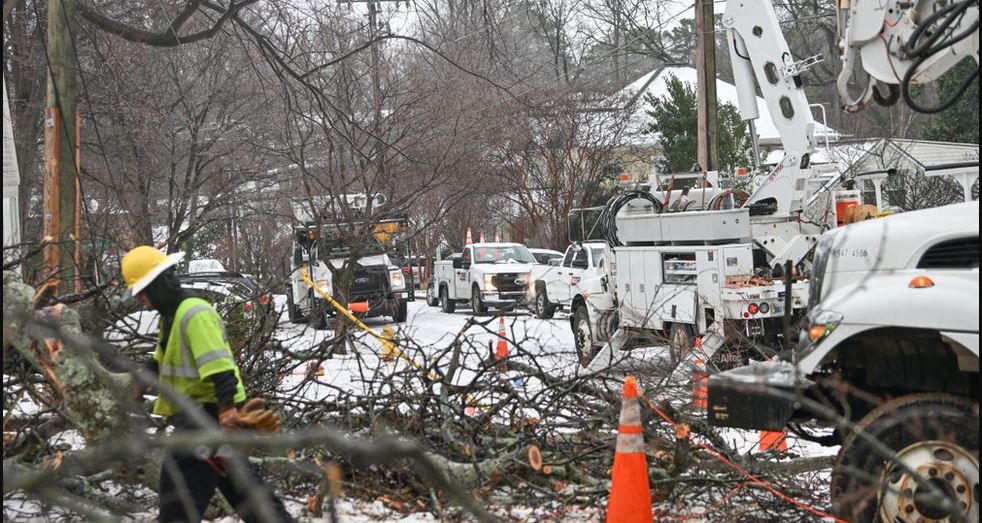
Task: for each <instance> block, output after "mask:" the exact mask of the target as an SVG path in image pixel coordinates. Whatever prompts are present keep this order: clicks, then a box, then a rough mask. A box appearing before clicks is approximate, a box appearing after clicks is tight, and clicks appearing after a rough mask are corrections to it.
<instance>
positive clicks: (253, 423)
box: [238, 398, 280, 432]
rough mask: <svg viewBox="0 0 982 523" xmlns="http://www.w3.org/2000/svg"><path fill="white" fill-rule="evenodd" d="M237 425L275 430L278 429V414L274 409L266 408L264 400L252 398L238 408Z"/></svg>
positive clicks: (268, 430)
mask: <svg viewBox="0 0 982 523" xmlns="http://www.w3.org/2000/svg"><path fill="white" fill-rule="evenodd" d="M238 422H239V426H241V427H247V428H252V429H256V430H261V431H264V432H277V431H278V430H280V416H279V414H277V413H276V412H275V411H273V410H270V409H267V408H266V400H264V399H262V398H252V399H251V400H249V401H247V402H246V404H245V405H243V406H242V408H241V409H239V417H238Z"/></svg>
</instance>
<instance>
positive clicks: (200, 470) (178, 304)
mask: <svg viewBox="0 0 982 523" xmlns="http://www.w3.org/2000/svg"><path fill="white" fill-rule="evenodd" d="M183 257H184V253H181V252H178V253H174V254H170V255H165V254H164V253H162V252H160V251H158V250H157V249H154V248H153V247H150V246H147V245H144V246H140V247H136V248H135V249H133V250H131V251H130V252H128V253H127V254H126V256H124V257H123V260H122V263H121V269H122V273H123V279H124V281H125V283H126V287H127V294H128V295H129V296H131V297H134V298H136V300H137V301H139V302H140V303H142V304H143V305H144V306H146V307H147V308H149V309H154V310H156V311H157V312H158V313H159V314H160V321H159V324H160V337H159V343H158V344H157V348H156V351H155V352H154V355H153V360H152V361H151V362H150V364H149V367H150V370H151V371H153V372H154V373H156V374H157V375H158V376H159V378H160V381H161V383H164V384H167V385H169V386H170V387H172V388H174V389H175V390H177V391H178V392H180V393H182V394H184V395H186V396H187V397H188V398H190V399H191V400H193V401H195V402H196V403H198V404H199V405H200V406H201V408H202V410H203V411H204V412H206V413H207V414H208V415H210V416H211V417H212V418H213V419H215V420H216V421H217V422H218V424H219V425H220V426H221V427H222V428H224V429H226V430H233V429H235V428H237V427H239V426H240V424H241V421H242V419H241V418H240V414H239V407H240V406H242V405H243V403H244V402H245V400H246V393H245V388H244V387H243V386H242V378H241V376H240V375H239V368H238V366H237V365H236V364H235V360H234V357H233V354H232V348H231V346H230V345H229V343H228V338H227V337H226V335H225V327H224V325H223V324H222V320H221V318H220V317H219V315H218V312H216V311H215V309H214V308H213V307H212V306H211V304H209V303H208V302H207V301H205V300H203V299H201V298H199V297H196V296H194V295H193V294H192V293H191V292H189V291H187V290H185V289H182V288H181V285H180V282H179V281H178V279H177V276H176V275H175V270H174V266H175V265H177V264H178V263H179V262H180V261H181V260H182V259H183ZM153 412H154V413H155V414H159V415H161V416H168V417H169V421H170V423H171V425H173V426H174V430H175V431H181V430H193V429H194V428H196V427H195V426H194V425H193V424H192V423H191V422H190V420H188V419H186V418H185V417H184V416H183V415H182V414H183V413H182V412H181V411H180V409H179V408H178V407H177V406H175V405H174V404H173V403H172V402H170V401H169V400H168V399H167V398H165V397H164V396H163V395H159V396H158V398H157V401H156V403H155V404H154V407H153ZM277 426H278V421H277ZM226 460H227V458H225V457H222V456H219V455H215V454H214V453H212V452H206V453H205V454H203V455H198V454H191V453H183V452H168V453H167V455H166V456H165V458H164V465H163V467H162V468H161V472H160V521H162V522H169V521H191V522H197V521H200V520H201V516H202V514H203V513H204V511H205V508H207V507H208V503H209V502H210V501H211V498H212V496H214V494H215V489H216V488H218V489H219V490H221V492H222V494H223V495H224V496H225V499H227V500H228V502H229V504H231V505H232V506H233V507H234V508H235V510H236V512H238V513H239V515H240V516H241V517H242V518H243V519H244V520H245V521H257V522H258V521H268V519H266V518H260V516H259V514H260V511H261V510H262V508H261V507H260V506H259V504H260V503H263V504H265V507H267V508H270V509H272V511H273V512H274V513H275V514H276V515H277V516H278V519H279V520H281V521H293V519H292V518H291V516H290V514H289V513H288V512H287V511H286V508H285V507H284V505H283V502H282V501H281V500H280V499H279V498H278V497H276V496H275V495H274V494H273V493H272V491H271V490H270V489H269V488H268V487H266V486H265V485H264V484H263V481H262V479H261V478H260V477H259V474H258V471H257V470H256V469H255V467H252V466H251V465H249V464H247V463H245V462H242V463H241V464H240V465H241V467H242V468H241V469H240V470H243V471H246V472H247V476H248V480H249V481H248V484H247V485H240V484H237V482H235V481H233V475H232V474H226V472H227V471H229V469H228V465H229V463H228V462H227V461H226ZM257 487H258V488H257Z"/></svg>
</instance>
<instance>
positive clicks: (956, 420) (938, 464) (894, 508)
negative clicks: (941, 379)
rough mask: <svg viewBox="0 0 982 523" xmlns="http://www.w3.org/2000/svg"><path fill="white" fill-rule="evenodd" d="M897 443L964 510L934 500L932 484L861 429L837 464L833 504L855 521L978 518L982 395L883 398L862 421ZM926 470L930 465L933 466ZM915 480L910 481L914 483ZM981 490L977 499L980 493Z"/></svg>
mask: <svg viewBox="0 0 982 523" xmlns="http://www.w3.org/2000/svg"><path fill="white" fill-rule="evenodd" d="M858 425H859V427H861V428H862V429H863V430H865V431H866V433H868V434H869V435H870V436H872V437H874V438H876V439H877V440H878V441H880V442H881V443H883V444H884V445H886V446H887V447H889V448H890V449H891V450H893V451H894V452H895V453H896V454H895V455H896V456H897V458H898V459H899V460H903V462H904V463H905V464H907V465H908V466H909V467H910V468H912V469H914V470H917V471H919V472H922V473H924V474H923V476H922V477H924V478H925V479H927V480H928V483H930V484H931V485H934V486H936V487H937V488H938V490H940V491H942V492H943V493H944V495H945V496H946V497H948V499H950V500H952V501H953V504H954V505H958V504H959V503H965V504H964V505H962V506H961V508H960V509H959V508H956V509H955V510H956V511H961V518H958V517H954V518H952V517H949V516H951V515H953V514H950V513H948V512H946V510H945V509H944V508H943V507H938V506H932V505H931V504H930V502H929V501H928V500H929V499H930V498H927V499H925V498H926V496H930V494H925V493H927V492H930V490H929V489H928V488H925V487H923V486H920V487H919V486H917V484H916V483H914V480H913V477H911V476H909V475H908V474H906V473H905V472H904V470H903V469H901V468H900V467H897V466H896V464H895V462H893V461H892V460H885V459H884V458H883V457H882V455H881V454H880V453H878V452H876V450H875V449H874V447H873V446H871V445H870V444H869V443H867V442H866V441H864V440H863V439H862V438H859V437H858V436H857V434H856V433H855V432H853V433H851V434H849V435H848V436H847V437H846V439H845V442H844V443H843V444H842V448H841V449H840V450H839V456H838V461H837V463H836V465H835V468H833V470H832V487H831V495H832V508H833V511H834V512H836V513H837V514H839V515H840V516H842V517H844V518H846V519H848V520H850V521H873V520H874V519H875V518H876V517H877V516H879V518H878V519H879V520H882V521H898V522H906V521H917V520H919V519H920V520H922V521H923V520H929V521H937V520H944V521H955V520H959V519H960V520H964V521H978V520H979V503H978V499H977V496H978V488H979V487H978V481H979V462H978V455H979V415H978V403H977V402H975V401H971V400H969V399H967V398H962V397H958V396H954V395H951V394H941V393H926V394H911V395H908V396H902V397H900V398H897V399H894V400H891V401H888V402H887V403H884V404H883V405H880V406H879V407H877V408H876V409H874V410H873V411H871V412H870V413H869V414H867V415H866V416H865V417H863V418H862V419H861V420H860V421H859V423H858ZM925 471H926V472H925ZM908 485H910V487H908ZM973 495H974V496H976V499H974V501H973V498H972V496H973Z"/></svg>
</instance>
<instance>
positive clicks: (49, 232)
mask: <svg viewBox="0 0 982 523" xmlns="http://www.w3.org/2000/svg"><path fill="white" fill-rule="evenodd" d="M74 17H75V4H74V1H73V0H50V1H49V2H48V46H47V53H48V55H47V59H48V99H47V106H46V108H45V111H44V141H45V145H44V159H45V175H44V217H43V219H44V234H45V236H50V237H51V240H52V242H53V243H52V244H51V245H50V246H49V247H48V248H47V249H45V253H44V266H45V271H44V277H45V278H54V279H57V280H59V281H60V284H59V287H60V288H59V292H64V291H67V290H69V289H70V287H69V286H68V281H67V279H68V278H71V277H72V276H73V275H74V272H73V270H72V269H73V267H74V265H75V252H74V249H71V248H68V244H67V242H69V241H71V240H72V238H73V237H74V236H75V209H76V200H77V185H76V175H77V172H76V164H75V144H76V143H77V141H78V139H77V138H78V135H77V134H76V133H74V132H72V131H73V130H74V128H75V126H74V125H72V122H71V120H70V118H72V116H74V115H75V96H76V84H75V60H74V50H73V48H72V40H71V32H70V30H69V28H68V22H69V20H72V19H74ZM63 247H64V248H63Z"/></svg>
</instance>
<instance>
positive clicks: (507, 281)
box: [492, 273, 528, 292]
mask: <svg viewBox="0 0 982 523" xmlns="http://www.w3.org/2000/svg"><path fill="white" fill-rule="evenodd" d="M527 280H528V276H526V275H524V274H518V273H504V274H497V275H495V276H494V278H493V279H492V281H493V282H494V286H495V287H496V288H497V289H498V292H521V291H524V290H525V286H526V285H527V284H528V282H527ZM516 281H521V282H522V283H521V284H518V283H515V282H516Z"/></svg>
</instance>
